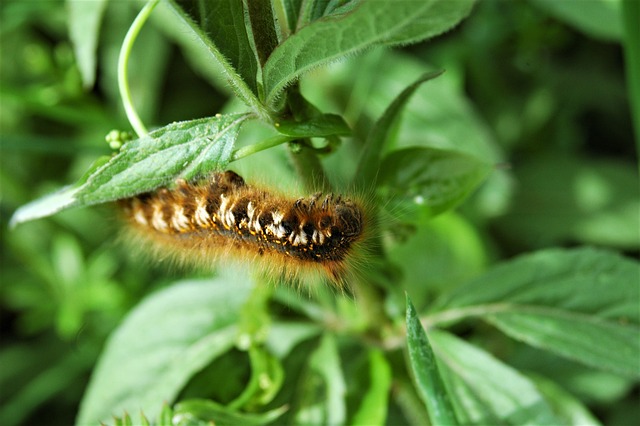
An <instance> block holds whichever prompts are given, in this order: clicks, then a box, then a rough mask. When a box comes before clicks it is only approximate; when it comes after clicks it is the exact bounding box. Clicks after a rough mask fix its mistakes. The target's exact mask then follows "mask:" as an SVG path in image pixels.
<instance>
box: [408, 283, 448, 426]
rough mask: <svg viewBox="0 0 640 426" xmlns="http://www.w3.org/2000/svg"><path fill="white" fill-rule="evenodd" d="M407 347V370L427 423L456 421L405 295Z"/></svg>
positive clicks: (422, 331) (428, 347)
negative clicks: (420, 401) (409, 363)
mask: <svg viewBox="0 0 640 426" xmlns="http://www.w3.org/2000/svg"><path fill="white" fill-rule="evenodd" d="M407 347H408V349H409V360H410V361H411V370H412V371H413V375H414V378H415V381H416V385H417V387H418V392H419V394H420V396H421V397H422V400H423V401H424V403H425V405H426V406H427V410H428V411H429V418H430V419H431V424H434V425H455V424H458V421H457V420H456V415H455V413H454V412H453V407H452V406H451V401H450V400H449V393H448V392H447V389H446V388H445V386H444V383H443V381H442V378H441V376H440V372H439V371H438V364H437V363H436V358H435V356H434V355H433V351H432V350H431V345H430V344H429V340H428V338H427V333H425V331H424V328H422V324H421V323H420V319H419V318H418V314H417V313H416V309H415V308H414V307H413V304H412V303H411V299H409V295H407Z"/></svg>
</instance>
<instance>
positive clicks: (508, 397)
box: [430, 330, 561, 425]
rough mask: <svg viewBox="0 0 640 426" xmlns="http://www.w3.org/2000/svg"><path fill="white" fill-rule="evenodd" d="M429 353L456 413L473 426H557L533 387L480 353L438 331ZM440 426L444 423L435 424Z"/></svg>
mask: <svg viewBox="0 0 640 426" xmlns="http://www.w3.org/2000/svg"><path fill="white" fill-rule="evenodd" d="M430 336H431V341H432V344H433V349H434V351H435V353H436V354H437V356H438V361H439V365H440V366H441V367H442V368H443V370H445V371H446V375H445V377H446V378H447V383H448V385H449V389H451V392H452V396H453V398H454V400H455V401H456V406H457V408H458V410H462V411H464V416H465V417H467V422H469V423H473V424H508V425H540V424H561V423H560V420H559V419H558V418H557V417H556V416H555V414H554V413H553V411H552V409H551V407H550V406H549V404H548V402H547V401H546V400H545V399H544V397H543V396H542V394H541V393H540V392H539V391H538V389H536V387H535V385H534V384H533V383H532V382H531V381H530V380H529V379H528V378H526V377H525V376H524V375H522V374H521V373H519V372H518V371H517V370H515V369H513V368H512V367H509V366H508V365H505V364H503V363H502V362H500V361H499V360H497V359H496V358H494V357H493V356H491V355H490V354H489V353H487V352H485V351H483V350H482V349H480V348H478V347H476V346H474V345H471V344H469V343H466V342H465V341H463V340H460V339H459V338H457V337H455V336H453V335H451V334H449V333H446V332H442V331H436V330H434V331H432V332H430ZM438 424H444V423H438Z"/></svg>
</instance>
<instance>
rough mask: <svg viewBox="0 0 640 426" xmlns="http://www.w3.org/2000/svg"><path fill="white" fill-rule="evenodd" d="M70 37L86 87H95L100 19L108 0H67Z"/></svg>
mask: <svg viewBox="0 0 640 426" xmlns="http://www.w3.org/2000/svg"><path fill="white" fill-rule="evenodd" d="M65 3H66V5H67V10H68V12H69V13H68V23H69V38H71V42H72V43H73V50H74V52H75V55H76V61H77V62H78V69H79V70H80V75H81V76H82V83H83V84H84V87H85V88H91V87H93V83H94V82H95V80H96V53H97V45H98V35H99V34H100V21H101V20H102V16H103V15H104V11H105V8H106V5H107V2H106V0H94V1H74V0H67V1H66V2H65Z"/></svg>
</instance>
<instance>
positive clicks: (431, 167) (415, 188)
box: [378, 148, 491, 216]
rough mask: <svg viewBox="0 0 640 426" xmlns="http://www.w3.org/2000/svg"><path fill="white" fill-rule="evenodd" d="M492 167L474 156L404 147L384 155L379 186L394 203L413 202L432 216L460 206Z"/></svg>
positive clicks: (433, 149)
mask: <svg viewBox="0 0 640 426" xmlns="http://www.w3.org/2000/svg"><path fill="white" fill-rule="evenodd" d="M490 170H491V167H490V166H489V165H487V164H485V163H482V162H481V161H479V160H477V159H476V158H474V157H471V156H469V155H466V154H462V153H459V152H455V151H446V150H440V149H435V148H406V149H401V150H399V151H394V152H392V153H390V154H389V155H387V156H386V157H385V158H384V159H383V161H382V166H381V167H380V174H379V178H378V179H379V182H380V183H379V186H380V187H381V189H382V193H383V194H385V195H387V196H388V197H389V198H390V199H391V200H393V201H394V202H400V201H402V202H406V203H413V204H415V205H417V206H419V208H420V210H421V211H423V212H427V213H428V215H430V216H433V215H436V214H439V213H442V212H443V211H446V210H450V209H452V208H454V207H455V206H457V205H459V204H460V203H461V202H462V201H464V200H465V198H466V197H467V196H468V195H469V194H470V193H471V191H473V190H474V189H475V188H476V187H477V186H478V185H479V184H480V183H481V182H482V181H483V180H484V179H485V177H486V176H487V174H488V173H489V171H490Z"/></svg>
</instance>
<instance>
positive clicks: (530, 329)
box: [486, 307, 640, 378]
mask: <svg viewBox="0 0 640 426" xmlns="http://www.w3.org/2000/svg"><path fill="white" fill-rule="evenodd" d="M486 319H487V321H489V322H490V323H491V324H493V325H495V326H496V327H498V328H499V329H500V330H502V331H503V332H505V333H506V334H508V335H509V336H511V337H513V338H516V339H518V340H522V341H523V342H526V343H528V344H530V345H532V346H536V347H539V348H543V349H547V350H550V351H553V352H555V353H557V354H560V355H563V356H565V357H567V358H570V359H575V360H576V361H579V362H582V363H585V364H587V365H591V366H594V367H597V368H600V369H603V370H608V371H613V372H617V373H619V374H623V375H632V376H634V377H636V378H640V365H639V364H638V360H639V359H640V338H639V337H638V336H639V333H640V327H638V326H637V325H636V326H625V325H624V324H616V323H611V322H608V321H603V320H600V319H598V318H594V317H592V316H587V315H579V314H570V313H566V312H557V311H556V310H554V309H535V308H534V309H528V308H527V307H521V308H520V309H518V310H517V311H516V312H500V313H496V314H494V315H488V316H486Z"/></svg>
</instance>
